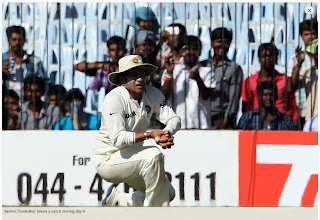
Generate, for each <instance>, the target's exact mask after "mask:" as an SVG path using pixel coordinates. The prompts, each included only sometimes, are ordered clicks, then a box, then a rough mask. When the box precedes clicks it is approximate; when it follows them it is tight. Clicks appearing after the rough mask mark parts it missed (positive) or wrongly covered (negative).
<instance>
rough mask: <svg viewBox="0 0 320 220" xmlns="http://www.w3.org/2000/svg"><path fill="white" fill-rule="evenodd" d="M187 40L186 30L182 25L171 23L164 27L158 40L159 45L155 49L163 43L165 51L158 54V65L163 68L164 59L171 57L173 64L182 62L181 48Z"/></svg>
mask: <svg viewBox="0 0 320 220" xmlns="http://www.w3.org/2000/svg"><path fill="white" fill-rule="evenodd" d="M186 38H187V30H186V28H185V26H184V25H182V24H178V23H173V24H170V25H169V26H168V27H166V28H165V29H164V30H163V31H162V33H161V38H160V43H159V44H158V45H157V47H160V46H161V45H162V44H163V43H165V47H166V49H165V50H164V51H163V52H161V53H158V55H157V60H158V62H159V63H160V61H161V67H162V68H164V67H165V66H164V63H165V58H166V57H167V56H169V55H170V56H172V59H173V61H174V62H175V63H180V62H182V61H183V59H182V47H183V46H184V45H185V42H186Z"/></svg>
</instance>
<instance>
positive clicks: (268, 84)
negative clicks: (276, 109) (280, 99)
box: [257, 81, 278, 96]
mask: <svg viewBox="0 0 320 220" xmlns="http://www.w3.org/2000/svg"><path fill="white" fill-rule="evenodd" d="M264 89H272V91H273V96H278V87H277V85H276V84H275V83H274V82H272V81H263V82H261V83H260V84H259V85H258V88H257V92H258V95H261V94H262V91H263V90H264Z"/></svg>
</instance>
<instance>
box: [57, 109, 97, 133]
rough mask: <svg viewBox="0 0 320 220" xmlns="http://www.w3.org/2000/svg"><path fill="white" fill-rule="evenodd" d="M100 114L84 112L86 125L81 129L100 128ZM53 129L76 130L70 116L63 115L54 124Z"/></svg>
mask: <svg viewBox="0 0 320 220" xmlns="http://www.w3.org/2000/svg"><path fill="white" fill-rule="evenodd" d="M100 124H101V116H97V115H92V114H88V113H86V125H85V126H83V127H82V129H83V130H97V129H99V128H100ZM54 130H76V129H75V128H74V125H73V123H72V119H71V116H70V115H69V116H65V117H64V118H63V119H61V120H60V121H59V122H58V123H56V125H55V126H54Z"/></svg>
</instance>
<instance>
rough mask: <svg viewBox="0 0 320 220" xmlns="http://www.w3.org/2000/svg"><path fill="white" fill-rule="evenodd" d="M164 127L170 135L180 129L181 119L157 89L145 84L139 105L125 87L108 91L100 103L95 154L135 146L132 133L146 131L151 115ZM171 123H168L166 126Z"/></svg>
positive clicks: (141, 143)
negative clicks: (100, 112) (100, 110)
mask: <svg viewBox="0 0 320 220" xmlns="http://www.w3.org/2000/svg"><path fill="white" fill-rule="evenodd" d="M153 113H155V114H156V118H157V120H159V121H160V122H162V123H163V124H165V125H166V127H165V128H164V129H163V130H168V131H169V132H170V133H171V134H174V133H175V132H177V130H179V129H180V118H179V116H177V115H176V114H175V113H174V111H173V109H172V108H171V106H170V104H169V102H168V100H166V98H165V97H164V95H163V94H162V93H161V91H160V90H158V89H157V88H155V87H153V86H150V85H147V86H146V88H145V92H144V93H143V95H142V99H141V102H140V104H139V102H138V101H137V100H134V99H133V98H132V97H131V95H130V94H129V92H128V90H127V89H126V88H125V87H124V86H119V87H117V88H115V89H113V90H112V91H111V92H109V93H108V94H107V95H106V96H105V98H104V101H103V104H102V119H101V127H100V129H99V131H98V136H97V140H96V145H95V146H94V154H96V155H99V154H100V155H104V154H106V153H113V152H116V151H118V150H120V149H121V148H124V147H128V146H131V145H141V146H142V145H143V142H140V143H137V144H135V132H145V131H146V130H147V129H148V127H149V123H150V119H151V116H152V114H153ZM169 121H170V123H168V122H169Z"/></svg>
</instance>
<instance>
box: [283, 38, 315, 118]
mask: <svg viewBox="0 0 320 220" xmlns="http://www.w3.org/2000/svg"><path fill="white" fill-rule="evenodd" d="M296 54H297V64H296V65H295V66H294V68H293V71H292V77H291V78H290V80H289V81H288V88H289V89H290V90H291V91H293V92H294V91H296V90H297V89H298V88H299V86H303V88H305V90H306V95H307V99H306V121H308V120H310V119H311V118H313V117H315V116H316V115H318V39H315V40H314V41H312V42H311V43H310V44H309V45H308V47H307V48H306V53H303V52H302V51H301V48H299V47H298V48H297V49H296ZM306 54H309V55H306ZM307 56H311V59H312V63H314V65H312V66H311V68H309V69H302V68H301V67H302V64H303V63H304V60H305V58H306V57H307Z"/></svg>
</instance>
